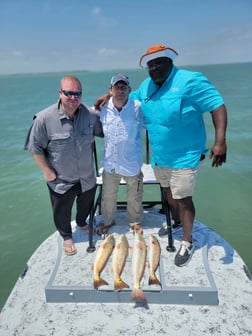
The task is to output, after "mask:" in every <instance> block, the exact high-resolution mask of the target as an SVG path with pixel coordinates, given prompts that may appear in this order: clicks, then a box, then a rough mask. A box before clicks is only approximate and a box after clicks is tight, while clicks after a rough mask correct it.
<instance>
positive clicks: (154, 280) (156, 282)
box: [149, 275, 162, 287]
mask: <svg viewBox="0 0 252 336" xmlns="http://www.w3.org/2000/svg"><path fill="white" fill-rule="evenodd" d="M149 285H159V286H160V287H162V285H161V282H160V281H159V280H158V278H157V277H156V275H150V277H149Z"/></svg>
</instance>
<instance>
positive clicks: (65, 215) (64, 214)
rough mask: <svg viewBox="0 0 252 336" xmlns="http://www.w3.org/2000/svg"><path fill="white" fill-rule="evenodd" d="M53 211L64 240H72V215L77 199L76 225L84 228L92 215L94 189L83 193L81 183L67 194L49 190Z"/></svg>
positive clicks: (55, 221)
mask: <svg viewBox="0 0 252 336" xmlns="http://www.w3.org/2000/svg"><path fill="white" fill-rule="evenodd" d="M48 189H49V193H50V199H51V204H52V210H53V219H54V224H55V226H56V229H57V230H58V232H59V233H60V235H61V237H62V238H63V239H64V240H67V239H71V238H72V227H71V215H72V207H73V203H74V200H75V198H76V218H75V220H76V224H77V225H78V226H84V225H85V224H86V219H87V217H88V215H89V214H90V211H91V209H92V205H93V202H94V197H95V190H96V186H94V188H92V189H90V190H87V191H85V192H82V190H81V185H80V183H78V184H76V185H74V186H73V187H72V188H71V189H69V190H68V191H67V192H66V193H65V194H58V193H56V192H54V191H53V190H52V189H51V188H49V187H48Z"/></svg>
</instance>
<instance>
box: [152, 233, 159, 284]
mask: <svg viewBox="0 0 252 336" xmlns="http://www.w3.org/2000/svg"><path fill="white" fill-rule="evenodd" d="M160 255H161V247H160V244H159V241H158V239H157V238H156V237H155V236H154V235H152V234H151V235H150V236H149V272H150V274H149V285H159V286H160V287H162V285H161V283H160V281H159V279H158V278H157V276H156V270H157V268H158V266H159V261H160Z"/></svg>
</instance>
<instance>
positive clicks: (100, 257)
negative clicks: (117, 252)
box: [93, 235, 115, 288]
mask: <svg viewBox="0 0 252 336" xmlns="http://www.w3.org/2000/svg"><path fill="white" fill-rule="evenodd" d="M114 246H115V238H114V236H113V235H108V236H107V237H106V239H105V240H104V241H103V243H102V244H101V246H100V247H99V249H98V252H97V255H96V258H95V262H94V266H93V272H94V288H98V287H100V286H103V285H108V283H107V281H105V280H104V279H102V278H101V276H100V274H101V272H102V271H103V269H104V267H105V266H106V264H107V262H108V259H109V257H110V255H111V253H112V251H113V248H114Z"/></svg>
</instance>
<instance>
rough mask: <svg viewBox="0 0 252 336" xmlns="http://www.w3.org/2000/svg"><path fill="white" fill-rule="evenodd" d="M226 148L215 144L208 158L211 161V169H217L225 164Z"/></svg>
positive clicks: (224, 145)
mask: <svg viewBox="0 0 252 336" xmlns="http://www.w3.org/2000/svg"><path fill="white" fill-rule="evenodd" d="M226 156H227V146H226V144H223V145H217V144H215V145H214V146H213V147H212V148H211V151H210V155H209V158H210V159H213V160H212V167H219V166H221V165H222V164H223V163H225V162H226Z"/></svg>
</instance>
